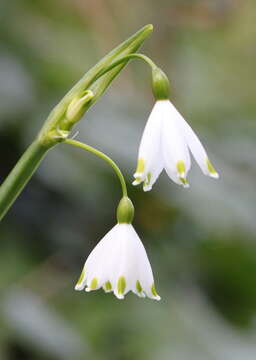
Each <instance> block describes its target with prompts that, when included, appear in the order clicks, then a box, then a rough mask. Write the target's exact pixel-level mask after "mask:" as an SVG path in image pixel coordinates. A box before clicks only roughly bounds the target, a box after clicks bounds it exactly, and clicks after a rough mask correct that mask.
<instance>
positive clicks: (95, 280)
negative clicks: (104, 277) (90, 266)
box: [90, 277, 98, 290]
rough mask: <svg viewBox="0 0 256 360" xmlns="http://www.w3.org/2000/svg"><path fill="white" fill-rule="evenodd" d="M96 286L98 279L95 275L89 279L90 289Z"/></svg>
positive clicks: (94, 288)
mask: <svg viewBox="0 0 256 360" xmlns="http://www.w3.org/2000/svg"><path fill="white" fill-rule="evenodd" d="M97 287H98V279H97V278H96V277H95V278H93V279H92V281H91V285H90V289H91V290H96V289H97Z"/></svg>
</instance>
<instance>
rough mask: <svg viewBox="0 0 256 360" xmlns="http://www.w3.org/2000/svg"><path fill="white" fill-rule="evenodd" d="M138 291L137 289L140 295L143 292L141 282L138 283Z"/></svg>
mask: <svg viewBox="0 0 256 360" xmlns="http://www.w3.org/2000/svg"><path fill="white" fill-rule="evenodd" d="M136 289H137V291H138V293H141V292H142V287H141V284H140V282H139V280H137V281H136Z"/></svg>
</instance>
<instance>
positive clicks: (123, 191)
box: [65, 139, 127, 197]
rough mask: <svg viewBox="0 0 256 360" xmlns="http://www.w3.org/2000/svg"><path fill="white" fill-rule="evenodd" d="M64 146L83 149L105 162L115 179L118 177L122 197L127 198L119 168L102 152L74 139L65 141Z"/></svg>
mask: <svg viewBox="0 0 256 360" xmlns="http://www.w3.org/2000/svg"><path fill="white" fill-rule="evenodd" d="M65 144H69V145H73V146H76V147H79V148H81V149H84V150H86V151H89V152H91V153H93V154H95V155H97V156H98V157H100V158H101V159H103V160H105V161H106V162H107V163H108V164H109V165H110V166H111V167H112V168H113V169H114V171H115V173H116V175H117V177H118V179H119V181H120V184H121V188H122V193H123V197H127V187H126V183H125V179H124V176H123V174H122V172H121V170H120V169H119V167H118V166H117V165H116V163H115V162H114V161H113V160H112V159H110V157H109V156H107V155H106V154H104V153H103V152H101V151H99V150H97V149H95V148H93V147H92V146H90V145H87V144H84V143H82V142H80V141H77V140H74V139H66V140H65Z"/></svg>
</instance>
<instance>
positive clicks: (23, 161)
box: [0, 140, 49, 220]
mask: <svg viewBox="0 0 256 360" xmlns="http://www.w3.org/2000/svg"><path fill="white" fill-rule="evenodd" d="M48 149H49V146H48V147H47V146H44V145H42V144H41V143H40V142H39V141H38V140H35V141H34V142H33V143H32V144H31V145H30V146H29V148H28V149H27V150H26V151H25V153H24V154H23V156H22V157H21V158H20V160H19V161H18V162H17V164H16V166H15V167H14V168H13V170H12V171H11V173H10V174H9V176H8V177H7V178H6V180H5V181H4V182H3V184H2V185H1V187H0V220H2V218H3V217H4V215H5V214H6V213H7V211H8V209H9V208H10V207H11V205H12V204H13V202H14V201H15V200H16V198H17V197H18V196H19V194H20V193H21V191H22V190H23V188H24V186H25V185H26V184H27V182H28V181H29V180H30V178H31V176H32V175H33V173H34V172H35V170H36V169H37V168H38V166H39V164H40V162H41V160H42V159H43V158H44V156H45V154H46V152H47V151H48Z"/></svg>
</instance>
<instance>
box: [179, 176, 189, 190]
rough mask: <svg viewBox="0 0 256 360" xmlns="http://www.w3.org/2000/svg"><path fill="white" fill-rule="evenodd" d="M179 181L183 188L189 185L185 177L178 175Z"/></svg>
mask: <svg viewBox="0 0 256 360" xmlns="http://www.w3.org/2000/svg"><path fill="white" fill-rule="evenodd" d="M179 179H180V182H181V183H182V185H183V186H184V187H185V188H188V187H189V183H188V180H187V179H186V178H182V177H180V178H179Z"/></svg>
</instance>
